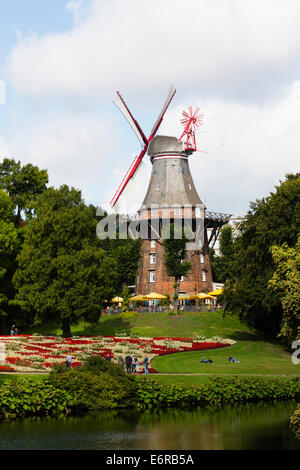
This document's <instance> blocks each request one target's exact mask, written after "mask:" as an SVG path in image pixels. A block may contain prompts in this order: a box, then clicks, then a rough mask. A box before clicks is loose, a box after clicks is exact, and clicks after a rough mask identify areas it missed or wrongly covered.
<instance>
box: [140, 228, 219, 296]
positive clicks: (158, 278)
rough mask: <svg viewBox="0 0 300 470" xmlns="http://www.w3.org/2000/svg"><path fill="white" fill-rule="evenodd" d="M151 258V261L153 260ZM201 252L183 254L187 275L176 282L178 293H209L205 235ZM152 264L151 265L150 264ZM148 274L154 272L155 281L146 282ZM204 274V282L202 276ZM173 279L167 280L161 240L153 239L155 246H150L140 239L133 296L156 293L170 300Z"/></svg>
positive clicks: (209, 265)
mask: <svg viewBox="0 0 300 470" xmlns="http://www.w3.org/2000/svg"><path fill="white" fill-rule="evenodd" d="M151 255H155V262H153V261H154V260H153V257H151ZM202 255H203V257H201V258H200V256H201V252H199V251H187V260H188V261H190V262H191V264H192V269H191V271H190V273H189V274H188V275H187V276H185V277H184V278H183V281H181V282H180V288H179V292H185V293H187V294H198V293H199V292H209V291H211V290H213V284H212V283H213V279H212V270H211V264H210V258H209V253H208V244H207V236H206V233H205V236H204V244H203V249H202ZM151 261H152V262H151ZM150 271H154V272H155V282H151V281H150ZM203 273H205V280H204V277H202V276H204V274H203ZM173 284H174V278H173V277H169V276H168V275H167V272H166V268H165V263H164V248H163V244H162V240H161V239H159V240H155V246H151V240H143V241H142V246H141V258H140V262H139V268H138V274H137V279H136V294H137V295H145V294H150V292H156V293H158V294H163V295H165V294H169V296H170V298H172V296H173V293H174V288H173Z"/></svg>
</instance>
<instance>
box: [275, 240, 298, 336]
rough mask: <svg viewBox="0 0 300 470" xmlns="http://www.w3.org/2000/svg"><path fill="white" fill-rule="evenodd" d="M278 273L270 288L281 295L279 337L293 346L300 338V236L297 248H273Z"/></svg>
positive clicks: (285, 246)
mask: <svg viewBox="0 0 300 470" xmlns="http://www.w3.org/2000/svg"><path fill="white" fill-rule="evenodd" d="M271 253H272V257H273V261H274V263H275V265H276V271H275V273H274V274H273V277H272V278H271V279H270V281H269V286H270V288H271V289H272V290H273V291H275V292H279V293H280V300H281V305H282V311H283V318H282V323H281V327H280V332H279V337H280V338H282V339H283V340H284V341H285V342H286V343H288V344H291V343H292V342H293V341H294V340H295V339H298V338H299V337H300V236H299V237H298V241H297V244H296V247H295V248H289V247H288V245H287V244H286V243H284V244H283V245H282V246H273V247H272V248H271Z"/></svg>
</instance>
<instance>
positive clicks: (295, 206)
mask: <svg viewBox="0 0 300 470" xmlns="http://www.w3.org/2000/svg"><path fill="white" fill-rule="evenodd" d="M299 231H300V174H296V175H287V177H286V181H284V182H281V184H280V185H279V186H277V187H276V192H274V193H271V194H270V196H268V197H267V198H263V199H261V200H257V201H256V202H255V203H252V204H251V209H250V211H249V212H248V214H247V216H246V219H245V221H244V222H243V223H242V224H241V225H240V226H239V232H240V234H239V236H237V238H236V240H235V242H234V255H233V261H232V263H231V272H230V277H229V279H228V280H227V282H226V283H225V289H224V295H223V296H222V297H221V298H220V301H221V302H222V303H223V305H225V310H226V311H229V312H234V313H238V314H239V315H240V318H243V319H245V320H246V321H247V322H248V324H249V325H251V326H253V327H255V328H257V329H259V330H262V331H266V332H269V333H272V334H277V333H278V332H279V329H280V325H281V322H282V306H281V295H280V293H279V292H277V293H274V291H272V290H271V289H268V282H269V280H270V279H271V278H272V276H273V274H274V271H275V269H276V266H275V264H274V260H273V258H272V254H271V250H270V248H271V247H272V246H273V245H282V244H283V243H286V244H287V245H288V246H289V247H294V246H295V244H296V241H297V236H298V233H299Z"/></svg>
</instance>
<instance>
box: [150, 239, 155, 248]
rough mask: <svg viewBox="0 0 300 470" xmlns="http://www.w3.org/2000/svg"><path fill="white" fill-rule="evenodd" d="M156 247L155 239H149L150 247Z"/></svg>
mask: <svg viewBox="0 0 300 470" xmlns="http://www.w3.org/2000/svg"><path fill="white" fill-rule="evenodd" d="M155 247H156V240H151V248H155Z"/></svg>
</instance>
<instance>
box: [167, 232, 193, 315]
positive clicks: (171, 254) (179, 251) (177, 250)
mask: <svg viewBox="0 0 300 470" xmlns="http://www.w3.org/2000/svg"><path fill="white" fill-rule="evenodd" d="M162 237H163V247H164V261H165V267H166V270H167V275H168V276H170V277H174V279H175V283H174V289H175V292H174V295H173V298H174V301H175V302H174V303H175V313H176V314H177V312H178V292H179V286H180V278H181V276H186V275H187V274H188V273H189V272H190V270H191V268H192V265H191V263H190V261H186V260H185V259H186V244H187V242H188V239H187V238H186V236H185V233H184V228H183V227H182V226H178V224H176V223H171V224H169V225H168V227H165V229H164V231H163V234H162Z"/></svg>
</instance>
